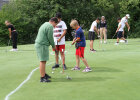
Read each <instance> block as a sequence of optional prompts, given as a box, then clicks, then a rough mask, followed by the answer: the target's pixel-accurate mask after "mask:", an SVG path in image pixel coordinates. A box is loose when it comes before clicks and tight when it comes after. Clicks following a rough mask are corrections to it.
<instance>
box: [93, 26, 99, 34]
mask: <svg viewBox="0 0 140 100" xmlns="http://www.w3.org/2000/svg"><path fill="white" fill-rule="evenodd" d="M94 31H95V32H96V33H97V34H98V36H99V31H98V30H97V27H96V26H95V27H94Z"/></svg>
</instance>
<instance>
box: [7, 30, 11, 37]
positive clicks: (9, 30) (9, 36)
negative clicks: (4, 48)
mask: <svg viewBox="0 0 140 100" xmlns="http://www.w3.org/2000/svg"><path fill="white" fill-rule="evenodd" d="M8 30H9V37H10V39H11V28H8Z"/></svg>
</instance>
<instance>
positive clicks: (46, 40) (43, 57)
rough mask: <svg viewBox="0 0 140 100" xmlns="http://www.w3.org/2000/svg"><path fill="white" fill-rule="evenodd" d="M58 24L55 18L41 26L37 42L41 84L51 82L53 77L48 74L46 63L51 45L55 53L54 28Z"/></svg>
mask: <svg viewBox="0 0 140 100" xmlns="http://www.w3.org/2000/svg"><path fill="white" fill-rule="evenodd" d="M57 23H58V19H57V18H56V17H53V18H51V19H50V21H49V22H45V23H44V24H43V25H41V27H40V28H39V31H38V34H37V37H36V40H35V48H36V52H37V56H38V58H39V61H40V75H41V78H40V82H51V81H50V80H49V78H51V77H50V76H49V75H48V74H47V73H46V71H45V66H46V62H47V61H48V60H49V46H50V45H51V46H52V48H53V50H54V51H55V44H54V39H53V27H55V26H56V25H57Z"/></svg>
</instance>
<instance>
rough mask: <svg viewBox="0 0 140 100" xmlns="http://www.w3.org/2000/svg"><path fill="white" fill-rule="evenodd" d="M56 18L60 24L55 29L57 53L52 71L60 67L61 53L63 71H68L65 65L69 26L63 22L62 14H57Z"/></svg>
mask: <svg viewBox="0 0 140 100" xmlns="http://www.w3.org/2000/svg"><path fill="white" fill-rule="evenodd" d="M56 17H57V18H58V24H57V25H56V26H55V28H54V32H53V37H54V42H55V45H56V52H55V60H56V64H55V65H54V66H53V67H52V69H55V68H58V67H59V52H60V55H61V58H62V62H63V65H62V67H63V69H64V70H66V69H67V67H66V65H65V35H66V33H67V26H66V24H65V22H64V21H62V19H61V18H62V15H61V13H57V14H56Z"/></svg>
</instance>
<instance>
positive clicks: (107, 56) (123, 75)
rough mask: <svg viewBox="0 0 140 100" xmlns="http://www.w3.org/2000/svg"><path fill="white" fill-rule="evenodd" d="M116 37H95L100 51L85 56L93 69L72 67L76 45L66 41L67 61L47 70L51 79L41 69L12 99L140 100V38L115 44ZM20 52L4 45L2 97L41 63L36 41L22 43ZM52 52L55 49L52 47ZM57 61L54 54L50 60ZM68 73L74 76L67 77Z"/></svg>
mask: <svg viewBox="0 0 140 100" xmlns="http://www.w3.org/2000/svg"><path fill="white" fill-rule="evenodd" d="M114 43H115V40H108V44H103V45H100V47H99V40H96V41H95V45H94V48H95V49H96V50H97V52H96V53H91V52H89V41H87V47H86V49H85V58H86V59H87V61H88V63H89V65H90V66H91V68H92V70H93V71H92V72H90V73H83V72H82V70H83V69H84V68H85V66H84V64H83V63H82V62H81V66H80V67H81V69H82V70H81V71H71V68H72V67H74V66H75V48H74V46H72V47H71V48H69V47H70V42H67V43H66V51H67V53H66V65H67V67H68V70H67V71H65V74H61V73H60V72H61V71H62V67H61V68H59V69H57V70H55V71H54V74H52V70H51V67H52V66H53V64H51V65H46V71H47V72H48V73H49V75H51V76H52V79H51V80H52V82H51V83H40V82H39V80H40V75H39V70H37V71H36V72H35V73H34V74H33V75H32V77H31V79H30V80H29V81H28V82H27V83H26V84H24V85H23V86H22V87H21V88H20V89H19V90H18V91H17V92H16V93H15V94H13V95H12V96H10V98H9V100H140V95H139V94H140V93H139V92H140V39H131V40H129V43H128V44H124V43H121V44H120V45H119V46H115V45H114ZM18 48H19V51H18V52H9V51H8V52H6V49H10V47H8V48H7V47H0V100H4V98H5V96H6V95H7V94H8V93H10V92H11V91H13V90H14V89H15V88H16V87H17V86H18V85H19V84H20V83H21V82H23V81H24V80H25V79H26V78H27V76H28V75H29V73H30V72H31V71H32V70H33V69H35V68H37V67H38V66H39V62H38V59H37V56H36V52H35V49H34V45H20V46H18ZM50 53H53V52H52V50H51V47H50ZM52 62H54V56H53V55H51V54H50V60H49V62H47V64H49V63H52ZM66 74H69V75H70V77H72V80H67V79H66Z"/></svg>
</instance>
